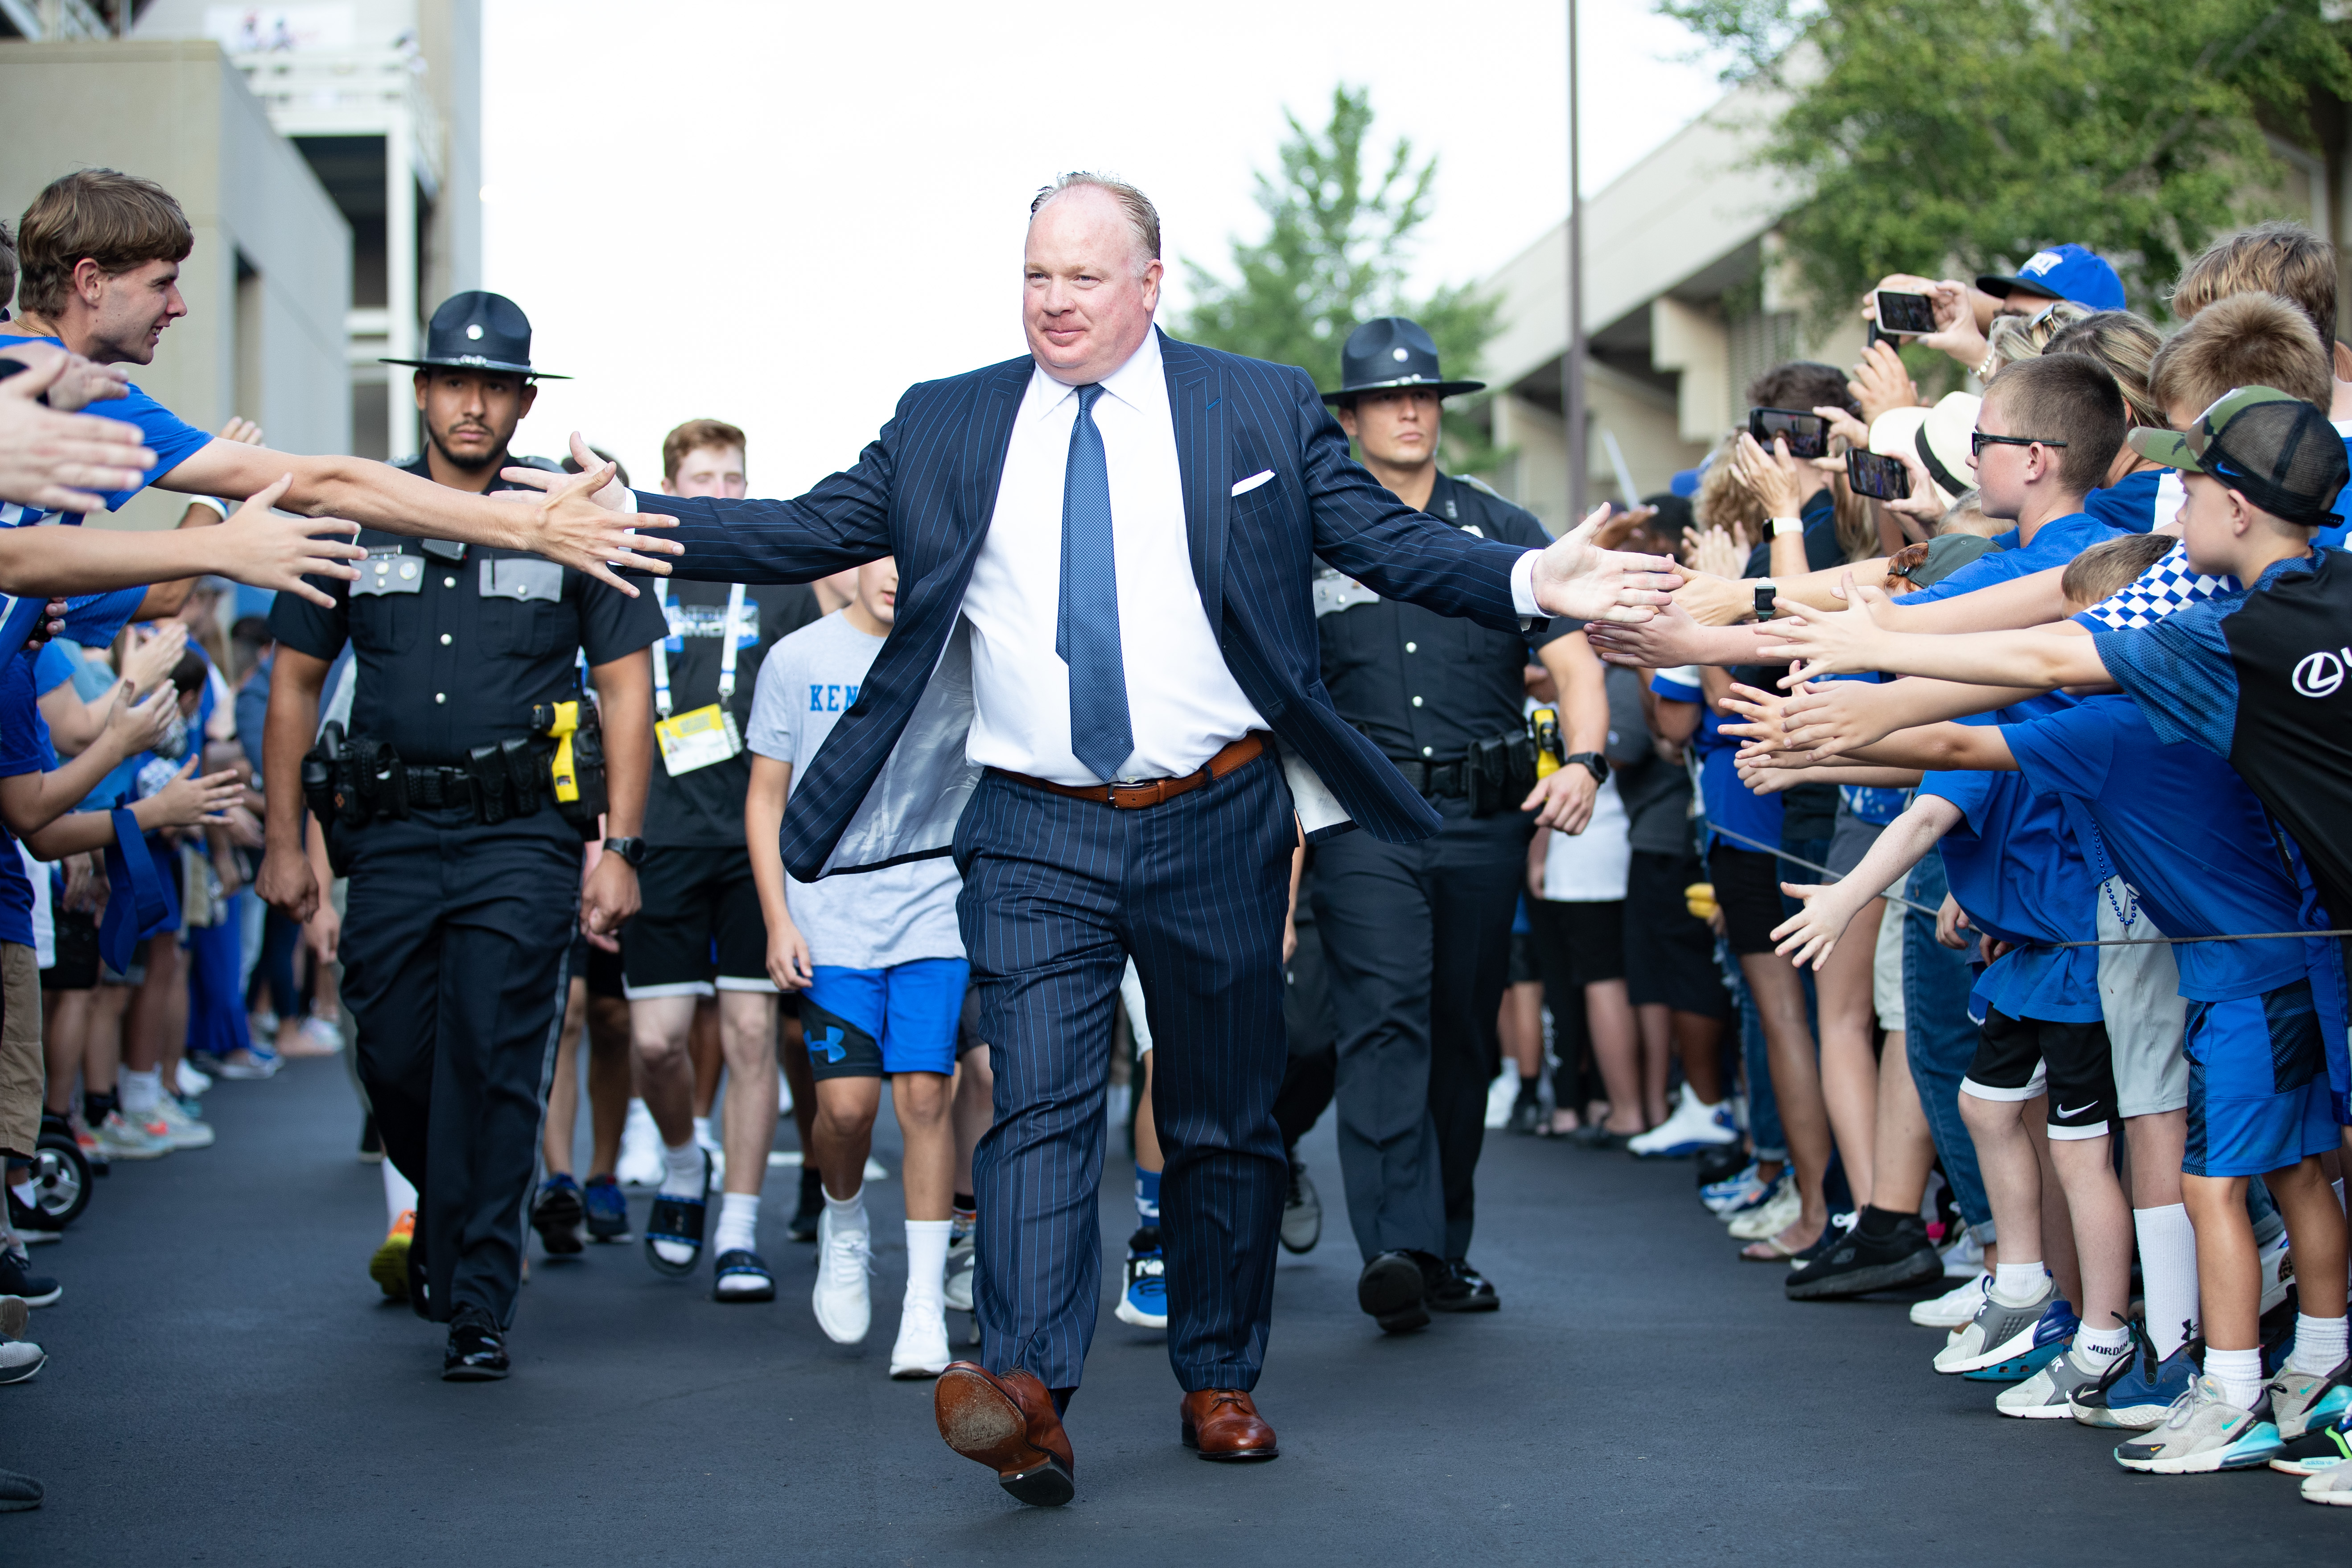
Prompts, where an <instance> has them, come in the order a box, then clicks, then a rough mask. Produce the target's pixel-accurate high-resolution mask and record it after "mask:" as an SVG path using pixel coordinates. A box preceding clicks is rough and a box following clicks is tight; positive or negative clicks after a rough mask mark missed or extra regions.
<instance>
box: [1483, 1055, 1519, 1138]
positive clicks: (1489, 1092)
mask: <svg viewBox="0 0 2352 1568" xmlns="http://www.w3.org/2000/svg"><path fill="white" fill-rule="evenodd" d="M1518 1098H1519V1075H1518V1072H1517V1069H1516V1068H1512V1067H1511V1066H1510V1064H1509V1063H1505V1064H1504V1070H1503V1071H1501V1072H1499V1073H1497V1074H1496V1075H1495V1081H1494V1082H1492V1083H1490V1084H1488V1085H1487V1086H1486V1125H1487V1127H1488V1128H1490V1129H1492V1128H1497V1127H1508V1126H1509V1125H1510V1124H1511V1107H1512V1106H1513V1105H1515V1104H1517V1102H1518Z"/></svg>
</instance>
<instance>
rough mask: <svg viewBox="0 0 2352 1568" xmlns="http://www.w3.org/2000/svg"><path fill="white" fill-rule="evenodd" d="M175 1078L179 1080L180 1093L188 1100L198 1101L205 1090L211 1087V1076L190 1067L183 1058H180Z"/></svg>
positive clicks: (197, 1068) (186, 1059)
mask: <svg viewBox="0 0 2352 1568" xmlns="http://www.w3.org/2000/svg"><path fill="white" fill-rule="evenodd" d="M177 1076H178V1078H179V1080H180V1092H181V1093H182V1094H184V1095H186V1096H187V1097H188V1098H189V1099H190V1100H195V1099H198V1098H199V1097H201V1096H202V1095H203V1094H204V1092H205V1090H206V1089H210V1088H212V1086H213V1075H212V1074H210V1073H208V1072H206V1071H205V1069H204V1068H199V1067H192V1066H190V1065H189V1062H188V1058H185V1057H182V1058H180V1070H179V1073H178V1075H177Z"/></svg>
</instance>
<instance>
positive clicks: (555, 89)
mask: <svg viewBox="0 0 2352 1568" xmlns="http://www.w3.org/2000/svg"><path fill="white" fill-rule="evenodd" d="M1580 16H1581V21H1580V44H1581V47H1582V49H1583V55H1584V67H1583V80H1584V98H1583V121H1584V150H1583V157H1584V187H1585V190H1586V191H1587V193H1588V194H1590V193H1591V192H1592V191H1594V190H1597V189H1598V188H1600V187H1601V185H1604V184H1607V183H1608V182H1609V181H1610V180H1611V179H1612V178H1614V177H1615V176H1616V175H1617V174H1620V173H1622V171H1623V170H1624V169H1625V168H1626V167H1627V166H1628V165H1630V164H1631V163H1633V161H1634V160H1636V159H1638V158H1639V157H1640V156H1641V155H1642V154H1643V153H1646V152H1648V151H1649V150H1650V149H1651V148H1653V147H1654V146H1656V145H1657V144H1658V143H1659V142H1662V141H1664V139H1665V138H1666V137H1668V136H1670V135H1672V134H1673V133H1674V132H1675V131H1676V130H1677V129H1679V128H1680V127H1681V126H1683V125H1684V124H1685V123H1686V122H1688V121H1690V120H1691V119H1692V118H1693V117H1695V116H1696V114H1698V113H1699V112H1700V111H1701V110H1704V109H1705V108H1706V106H1707V105H1708V104H1709V103H1711V102H1712V101H1713V100H1714V99H1715V97H1716V96H1717V86H1716V82H1715V78H1714V74H1713V72H1712V70H1710V69H1709V68H1706V67H1704V66H1700V65H1696V64H1692V63H1688V62H1687V61H1685V59H1684V58H1682V57H1683V56H1684V55H1685V53H1686V52H1687V49H1688V40H1687V36H1686V35H1685V34H1684V33H1683V31H1682V30H1681V29H1680V28H1679V27H1678V26H1675V25H1674V24H1673V23H1670V22H1665V21H1663V20H1661V19H1659V18H1657V17H1655V16H1652V15H1650V13H1649V10H1648V6H1647V4H1646V0H1583V10H1582V12H1581V13H1580ZM1465 19H1466V20H1465ZM485 34H486V37H485V40H484V42H485V50H486V56H487V58H486V61H485V69H484V80H483V130H482V139H483V166H484V181H485V190H484V195H485V198H486V204H487V210H486V215H485V223H486V230H485V255H484V270H485V274H486V283H487V286H488V287H489V288H491V289H497V290H499V292H502V293H506V294H509V295H511V296H513V297H514V299H515V300H517V301H518V302H520V304H521V305H522V307H523V308H524V310H526V311H528V312H529V313H530V318H531V321H532V323H533V325H534V327H535V328H536V330H537V338H536V342H535V346H534V352H533V355H532V358H533V360H534V362H535V363H538V364H541V365H542V366H544V367H546V368H547V369H549V370H552V371H562V372H569V373H571V374H574V375H576V376H578V377H579V378H580V379H578V380H576V381H572V382H550V383H546V384H544V385H543V390H542V393H541V397H540V401H539V405H538V410H537V412H536V413H534V414H533V416H531V418H530V421H529V422H528V423H527V424H526V425H525V426H523V429H522V432H521V434H520V438H519V440H518V443H517V444H518V446H519V447H520V448H521V449H523V450H525V451H533V452H544V453H548V454H551V455H552V454H554V453H556V452H558V451H560V450H561V447H562V440H563V437H564V434H565V432H566V431H568V430H570V429H572V428H574V427H577V428H580V429H582V430H583V431H584V432H586V433H587V435H588V437H589V438H590V439H591V440H592V441H594V442H596V443H597V444H598V445H600V446H603V447H607V448H608V449H610V450H613V451H614V452H616V453H617V454H618V455H619V456H620V457H621V458H622V460H623V461H624V462H625V463H626V464H627V465H628V467H629V468H630V469H631V471H632V477H633V478H634V479H636V480H637V482H639V483H640V484H642V485H644V486H645V487H646V488H648V489H651V488H653V487H654V486H655V484H656V482H657V481H658V480H659V479H660V461H659V452H660V445H661V437H662V435H663V433H664V432H666V431H667V430H668V429H669V428H670V427H671V426H674V425H676V424H677V423H679V422H680V421H681V420H685V419H688V418H693V417H697V416H713V417H718V418H723V419H727V420H730V421H732V422H733V423H736V424H738V425H740V426H743V427H744V428H745V429H746V430H747V431H748V432H749V433H750V435H751V463H750V468H751V486H752V490H753V493H755V494H762V495H790V494H794V493H796V492H797V491H799V490H800V489H803V488H804V487H805V486H806V485H808V484H809V483H810V482H811V481H813V480H814V479H818V478H820V477H822V476H823V475H824V474H825V473H827V472H830V471H832V470H833V469H835V468H843V467H845V466H847V465H848V464H849V463H850V462H852V461H853V460H855V458H856V454H857V451H858V448H859V447H861V446H862V445H863V444H864V443H865V442H866V440H868V439H869V438H871V437H872V436H873V434H874V432H875V431H876V429H877V428H878V427H879V426H880V425H881V423H882V422H883V421H884V420H885V419H887V417H888V416H889V413H890V410H891V407H892V405H894V403H895V402H896V400H897V397H898V394H899V393H900V392H901V391H902V390H903V389H904V388H905V387H907V386H908V384H912V383H914V382H917V381H921V380H926V379H929V378H931V377H935V376H940V375H945V374H952V373H954V372H957V371H961V370H968V369H971V368H972V367H974V366H977V365H981V364H985V363H991V362H992V361H995V360H1000V359H1004V358H1007V357H1010V356H1011V355H1013V354H1016V353H1020V352H1022V338H1021V331H1020V319H1019V314H1018V295H1019V268H1020V258H1021V236H1022V228H1023V224H1024V217H1025V214H1026V210H1027V205H1028V201H1029V198H1030V195H1032V194H1033V193H1034V191H1035V189H1036V188H1037V186H1038V185H1040V184H1044V183H1045V181H1046V180H1047V179H1049V178H1050V177H1051V176H1052V175H1053V174H1055V172H1056V171H1059V170H1063V169H1068V168H1095V169H1105V170H1109V171H1113V172H1116V173H1118V174H1121V175H1123V176H1124V177H1126V178H1128V179H1130V180H1132V181H1134V182H1135V183H1136V184H1139V185H1140V186H1141V187H1142V188H1143V189H1144V190H1146V191H1147V192H1149V193H1150V195H1151V197H1152V199H1153V201H1154V202H1155V203H1156V204H1157V205H1158V206H1159V208H1160V219H1161V224H1162V231H1163V232H1162V247H1163V250H1164V251H1165V253H1166V255H1167V257H1168V258H1169V260H1170V262H1171V276H1173V277H1175V278H1176V279H1177V280H1178V288H1177V289H1176V291H1175V296H1174V298H1172V299H1171V300H1166V301H1164V302H1163V305H1162V320H1163V321H1169V322H1171V324H1172V321H1173V320H1174V318H1173V316H1172V315H1171V310H1173V309H1181V305H1182V303H1183V300H1182V291H1181V269H1179V268H1176V267H1175V265H1174V264H1175V262H1176V260H1177V258H1191V259H1193V260H1197V261H1201V262H1204V263H1206V264H1208V265H1210V266H1212V267H1213V268H1220V269H1222V268H1223V264H1224V262H1225V259H1226V257H1227V255H1228V247H1229V245H1230V242H1231V240H1232V238H1233V237H1234V236H1235V235H1236V234H1239V235H1242V236H1244V237H1255V236H1257V235H1258V234H1260V233H1262V232H1263V227H1264V224H1263V219H1262V218H1261V217H1260V216H1259V213H1258V211H1257V209H1256V207H1255V205H1253V203H1252V199H1251V198H1252V192H1253V189H1254V184H1253V181H1252V178H1251V176H1252V173H1253V171H1255V170H1260V169H1266V170H1270V169H1271V168H1272V167H1273V165H1274V157H1275V152H1276V147H1277V145H1278V144H1279V142H1280V141H1281V139H1282V136H1283V133H1284V128H1283V120H1282V113H1283V110H1284V109H1285V108H1286V107H1288V108H1290V109H1292V110H1296V111H1297V113H1298V115H1299V117H1300V118H1301V119H1302V120H1304V121H1307V122H1308V123H1309V124H1311V125H1315V126H1317V127H1318V128H1319V126H1320V125H1321V124H1322V122H1323V121H1324V120H1325V119H1326V118H1327V117H1328V112H1329V100H1330V94H1331V89H1332V86H1333V84H1334V83H1335V82H1339V81H1346V82H1349V83H1350V84H1356V83H1361V84H1365V85H1368V86H1369V87H1370V89H1371V94H1372V107H1373V110H1374V111H1375V113H1376V115H1377V117H1378V118H1377V120H1376V121H1375V125H1374V136H1375V140H1376V144H1377V145H1378V146H1379V147H1380V148H1381V151H1382V153H1385V151H1386V148H1387V147H1388V145H1389V143H1390V141H1391V139H1392V138H1393V137H1394V136H1396V135H1398V134H1403V135H1406V136H1409V137H1411V138H1412V142H1413V143H1414V146H1415V147H1416V149H1417V150H1419V151H1421V152H1423V153H1436V154H1437V157H1438V177H1437V187H1436V204H1435V216H1434V217H1433V219H1432V220H1431V222H1430V223H1429V225H1428V226H1426V228H1425V230H1424V234H1425V236H1426V238H1425V241H1424V243H1423V247H1422V248H1421V251H1420V253H1419V257H1418V263H1417V265H1418V282H1419V283H1420V285H1421V286H1423V287H1426V286H1427V285H1429V284H1432V283H1435V282H1453V281H1460V280H1463V279H1475V278H1478V277H1482V276H1484V275H1486V274H1487V273H1489V272H1491V271H1493V270H1494V269H1495V268H1496V267H1498V266H1499V265H1501V264H1502V263H1503V262H1505V261H1507V260H1508V259H1509V258H1511V257H1513V256H1514V255H1516V254H1517V252H1518V251H1520V250H1521V249H1522V248H1524V247H1526V246H1527V245H1528V243H1529V242H1531V241H1532V240H1534V239H1535V238H1536V237H1538V236H1539V235H1541V234H1542V233H1544V232H1545V231H1546V230H1547V229H1549V227H1550V226H1552V225H1554V224H1556V223H1558V222H1559V220H1560V217H1561V216H1562V215H1563V214H1564V213H1565V211H1566V210H1567V199H1568V198H1567V187H1568V175H1567V168H1568V149H1567V142H1566V130H1567V85H1566V77H1567V64H1566V53H1567V46H1566V25H1565V20H1564V12H1563V7H1562V5H1560V4H1559V0H1479V4H1477V5H1474V6H1439V5H1429V4H1427V3H1425V0H1423V3H1419V4H1410V5H1407V4H1391V3H1389V0H1355V3H1353V4H1349V5H1284V4H1279V3H1276V4H1268V3H1267V0H1254V3H1250V4H1236V3H1233V0H1194V3H1192V4H1190V5H1184V6H1181V7H1174V8H1160V9H1143V8H1138V9H1136V10H1133V11H1127V10H1124V9H1121V10H1118V11H1115V12H1114V11H1097V12H1095V13H1093V14H1091V15H1090V14H1088V13H1087V12H1085V11H1083V10H1080V11H1061V12H1051V11H1049V12H1045V13H1034V14H1029V15H1024V14H1021V13H1017V12H1015V11H1014V10H1013V7H1010V6H1003V5H971V4H968V3H967V4H933V3H929V0H900V3H898V4H893V5H871V6H859V5H823V6H819V5H798V4H789V5H788V4H779V3H776V0H693V3H692V4H685V3H680V4H673V5H662V6H647V5H644V4H642V0H489V3H488V5H487V6H486V21H485ZM591 195H593V196H594V197H595V199H596V206H595V209H594V215H595V216H590V215H591V209H590V208H588V207H584V206H583V202H582V198H583V197H587V196H591ZM557 215H560V217H559V216H557ZM1449 368H1451V367H1449Z"/></svg>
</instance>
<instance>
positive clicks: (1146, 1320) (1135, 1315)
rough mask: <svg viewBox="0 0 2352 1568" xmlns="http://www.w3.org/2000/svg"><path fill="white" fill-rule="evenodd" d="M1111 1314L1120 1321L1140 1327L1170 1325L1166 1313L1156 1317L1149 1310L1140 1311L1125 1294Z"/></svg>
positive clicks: (1163, 1326)
mask: <svg viewBox="0 0 2352 1568" xmlns="http://www.w3.org/2000/svg"><path fill="white" fill-rule="evenodd" d="M1111 1315H1112V1316H1113V1317H1115V1318H1117V1319H1118V1321H1120V1322H1122V1323H1126V1324H1129V1325H1130V1326H1131V1327H1134V1328H1139V1329H1164V1328H1166V1327H1167V1326H1168V1319H1167V1317H1166V1316H1165V1315H1164V1314H1163V1315H1162V1316H1160V1317H1157V1318H1155V1317H1153V1316H1151V1315H1150V1313H1149V1312H1143V1311H1139V1310H1137V1309H1135V1308H1134V1307H1131V1306H1129V1305H1128V1301H1127V1298H1126V1297H1124V1296H1122V1297H1120V1298H1119V1300H1118V1306H1116V1307H1114V1308H1112V1309H1111Z"/></svg>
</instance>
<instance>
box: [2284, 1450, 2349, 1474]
mask: <svg viewBox="0 0 2352 1568" xmlns="http://www.w3.org/2000/svg"><path fill="white" fill-rule="evenodd" d="M2343 1462H2344V1457H2343V1456H2342V1455H2341V1454H2313V1455H2309V1456H2307V1457H2305V1458H2300V1459H2294V1458H2287V1457H2286V1456H2285V1455H2284V1454H2282V1455H2280V1456H2279V1457H2278V1458H2275V1459H2273V1460H2272V1461H2271V1468H2272V1469H2273V1470H2276V1471H2277V1472H2278V1473H2279V1474H2281V1475H2283V1476H2316V1475H2322V1474H2325V1473H2326V1472H2327V1471H2329V1470H2332V1469H2334V1468H2336V1466H2338V1465H2340V1464H2342V1463H2343Z"/></svg>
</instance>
